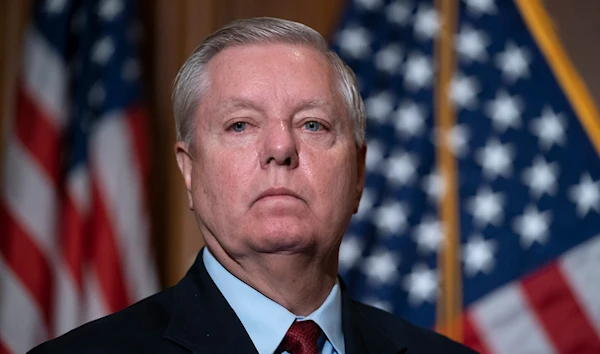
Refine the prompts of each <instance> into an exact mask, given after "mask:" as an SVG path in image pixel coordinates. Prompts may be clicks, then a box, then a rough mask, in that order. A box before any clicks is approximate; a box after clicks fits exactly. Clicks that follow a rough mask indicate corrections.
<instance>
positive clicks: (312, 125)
mask: <svg viewBox="0 0 600 354" xmlns="http://www.w3.org/2000/svg"><path fill="white" fill-rule="evenodd" d="M304 128H306V130H310V131H311V132H316V131H318V130H319V129H321V123H319V122H315V121H314V120H311V121H309V122H306V123H304Z"/></svg>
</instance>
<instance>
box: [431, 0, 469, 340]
mask: <svg viewBox="0 0 600 354" xmlns="http://www.w3.org/2000/svg"><path fill="white" fill-rule="evenodd" d="M436 8H437V10H438V14H439V16H440V22H441V30H440V32H439V35H438V37H437V38H436V42H435V47H434V54H435V61H436V65H437V68H439V72H438V75H437V79H436V87H435V108H436V110H435V122H436V128H437V131H438V132H439V135H438V136H437V155H436V156H437V166H438V171H439V173H440V176H441V179H442V181H443V186H444V188H443V194H442V196H441V198H440V201H439V204H438V207H439V215H441V221H442V225H443V232H444V237H445V239H444V243H443V247H442V251H441V252H439V253H438V264H439V266H438V268H439V269H440V271H441V273H442V279H441V286H440V292H439V296H438V303H437V309H436V322H437V326H436V327H437V328H438V330H440V331H441V332H443V333H444V334H446V335H447V336H448V337H449V338H451V339H454V340H456V341H459V342H461V341H462V340H463V330H462V325H461V324H462V322H461V321H458V319H459V318H460V315H461V309H462V282H461V274H460V260H459V255H460V237H459V235H460V226H459V222H458V211H459V205H458V195H457V194H458V190H457V187H458V183H457V166H456V160H455V159H454V156H453V154H452V149H451V141H450V132H451V130H452V127H454V125H455V123H456V112H455V109H454V105H453V102H452V101H451V99H450V95H449V91H450V84H451V81H452V75H453V73H454V71H455V66H456V58H455V53H454V34H455V32H456V21H457V16H458V3H457V1H456V0H436Z"/></svg>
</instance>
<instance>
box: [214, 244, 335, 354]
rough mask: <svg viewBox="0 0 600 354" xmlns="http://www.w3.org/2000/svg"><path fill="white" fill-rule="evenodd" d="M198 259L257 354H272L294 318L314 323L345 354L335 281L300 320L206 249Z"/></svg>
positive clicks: (299, 317)
mask: <svg viewBox="0 0 600 354" xmlns="http://www.w3.org/2000/svg"><path fill="white" fill-rule="evenodd" d="M202 259H203V262H204V266H205V267H206V271H207V272H208V274H209V275H210V277H211V278H212V280H213V281H214V283H215V284H216V285H217V288H219V291H221V293H222V294H223V296H224V297H225V299H226V300H227V302H228V303H229V306H231V308H232V309H233V311H234V312H235V314H236V315H237V317H238V318H239V319H240V321H241V322H242V325H243V326H244V328H245V329H246V332H248V335H249V336H250V339H251V340H252V342H253V343H254V346H255V347H256V349H257V350H258V353H259V354H266V353H268V354H272V353H273V352H275V350H276V349H277V347H278V346H279V343H281V341H282V340H283V337H284V336H285V334H286V332H287V330H288V329H289V328H290V326H291V325H292V323H293V322H294V321H295V320H296V319H298V320H299V321H303V320H312V321H314V322H315V323H316V324H318V325H319V327H320V328H321V330H323V333H324V334H325V336H326V337H327V340H329V342H330V343H331V345H332V346H333V348H334V349H335V351H336V353H338V354H344V353H345V347H344V336H343V332H342V294H341V291H340V285H339V282H337V281H336V283H335V285H334V286H333V288H332V289H331V292H330V293H329V295H328V296H327V298H326V299H325V302H323V304H322V305H321V306H320V307H319V308H318V309H316V310H315V311H314V312H313V313H311V314H310V315H308V316H306V317H301V316H296V315H294V314H293V313H291V312H290V311H288V310H287V309H286V308H285V307H283V306H281V305H279V304H278V303H276V302H275V301H273V300H271V299H269V298H268V297H266V296H264V295H263V294H261V293H260V292H258V291H256V290H255V289H254V288H252V287H251V286H249V285H247V284H246V283H244V282H243V281H241V280H239V279H238V278H236V277H235V276H234V275H233V274H231V273H230V272H229V271H228V270H227V269H225V267H223V266H222V265H221V263H219V261H217V260H216V259H215V257H214V256H213V255H212V254H211V253H210V251H209V250H208V248H206V247H205V248H204V250H203V254H202Z"/></svg>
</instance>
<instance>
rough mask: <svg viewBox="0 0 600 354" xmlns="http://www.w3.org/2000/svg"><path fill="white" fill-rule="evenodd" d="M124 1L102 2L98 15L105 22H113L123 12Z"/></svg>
mask: <svg viewBox="0 0 600 354" xmlns="http://www.w3.org/2000/svg"><path fill="white" fill-rule="evenodd" d="M123 8H124V6H123V0H102V1H101V2H100V8H99V10H98V14H99V15H100V17H102V18H103V19H104V21H112V20H114V19H115V17H117V15H119V14H120V13H121V11H123Z"/></svg>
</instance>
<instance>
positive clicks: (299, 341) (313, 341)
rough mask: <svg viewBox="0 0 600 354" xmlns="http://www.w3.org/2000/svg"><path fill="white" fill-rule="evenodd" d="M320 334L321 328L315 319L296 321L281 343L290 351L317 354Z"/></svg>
mask: <svg viewBox="0 0 600 354" xmlns="http://www.w3.org/2000/svg"><path fill="white" fill-rule="evenodd" d="M320 335H321V328H319V325H317V324H316V323H314V322H313V321H295V322H294V323H293V324H292V326H291V327H290V329H288V331H287V333H286V334H285V337H284V338H283V342H282V343H281V344H282V346H283V349H285V350H286V351H287V352H288V353H292V354H317V340H318V339H319V336H320Z"/></svg>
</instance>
